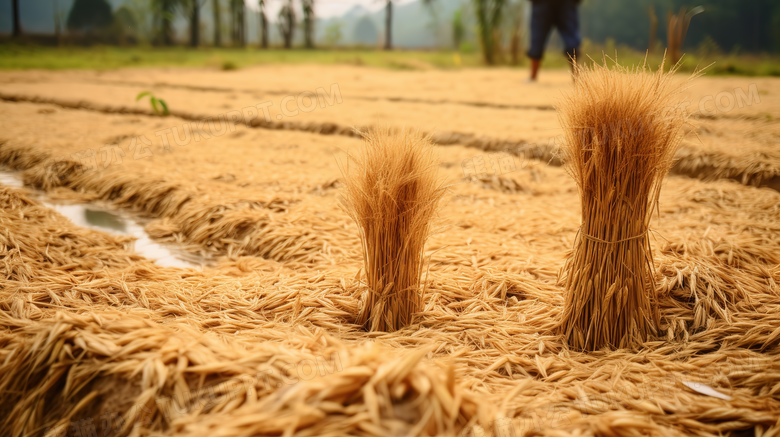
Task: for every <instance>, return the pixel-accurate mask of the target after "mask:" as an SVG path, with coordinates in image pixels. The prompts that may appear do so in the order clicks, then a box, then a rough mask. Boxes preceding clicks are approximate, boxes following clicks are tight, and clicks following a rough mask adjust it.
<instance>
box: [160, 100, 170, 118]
mask: <svg viewBox="0 0 780 437" xmlns="http://www.w3.org/2000/svg"><path fill="white" fill-rule="evenodd" d="M157 101H158V102H160V105H162V107H163V115H168V114H170V112H169V111H168V105H167V104H166V103H165V100H163V99H157Z"/></svg>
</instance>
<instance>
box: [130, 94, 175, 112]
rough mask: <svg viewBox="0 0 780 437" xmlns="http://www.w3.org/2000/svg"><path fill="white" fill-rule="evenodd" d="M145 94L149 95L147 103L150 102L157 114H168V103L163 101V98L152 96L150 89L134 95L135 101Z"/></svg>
mask: <svg viewBox="0 0 780 437" xmlns="http://www.w3.org/2000/svg"><path fill="white" fill-rule="evenodd" d="M145 96H149V103H151V104H152V111H154V113H155V114H157V115H163V116H164V115H169V114H170V111H168V105H167V104H166V103H165V100H163V99H158V98H157V97H155V96H154V94H152V93H151V91H144V92H142V93H140V94H138V96H136V98H135V101H136V102H137V101H139V100H141V99H142V98H144V97H145Z"/></svg>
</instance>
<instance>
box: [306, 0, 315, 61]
mask: <svg viewBox="0 0 780 437" xmlns="http://www.w3.org/2000/svg"><path fill="white" fill-rule="evenodd" d="M303 33H304V41H305V45H306V48H307V49H313V48H314V35H313V33H314V0H303Z"/></svg>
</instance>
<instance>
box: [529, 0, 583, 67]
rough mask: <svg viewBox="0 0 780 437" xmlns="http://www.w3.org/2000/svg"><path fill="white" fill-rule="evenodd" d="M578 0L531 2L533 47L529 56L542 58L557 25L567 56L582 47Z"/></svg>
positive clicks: (540, 0) (537, 0)
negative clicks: (551, 32)
mask: <svg viewBox="0 0 780 437" xmlns="http://www.w3.org/2000/svg"><path fill="white" fill-rule="evenodd" d="M577 3H578V2H577V1H576V0H535V1H533V3H532V4H531V47H530V48H529V49H528V57H529V58H531V59H542V56H543V55H544V46H545V45H546V44H547V38H548V37H549V36H550V30H551V29H552V28H553V26H555V28H556V29H558V33H560V35H561V38H562V39H563V44H564V46H565V48H564V52H565V53H566V55H567V57H569V56H572V57H573V56H574V54H575V52H576V51H578V50H579V48H580V41H581V38H580V20H579V17H578V16H577Z"/></svg>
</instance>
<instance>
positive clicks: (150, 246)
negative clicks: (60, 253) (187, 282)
mask: <svg viewBox="0 0 780 437" xmlns="http://www.w3.org/2000/svg"><path fill="white" fill-rule="evenodd" d="M0 184H3V185H8V186H12V187H16V188H20V187H22V186H23V184H22V181H21V178H20V177H19V175H18V174H17V173H13V172H7V171H0ZM39 200H40V201H41V203H43V204H44V205H46V206H47V207H49V208H51V209H53V210H55V211H57V212H59V213H60V214H62V215H64V216H65V217H67V218H68V219H70V221H71V222H73V224H75V225H76V226H81V227H85V228H90V229H96V230H100V231H104V232H108V233H111V234H115V235H125V236H131V237H135V239H136V240H135V244H134V246H133V249H134V251H135V252H136V253H138V254H139V255H142V256H144V257H146V258H148V259H150V260H153V261H154V263H155V264H157V265H159V266H163V267H180V268H194V269H198V270H201V269H202V268H203V267H202V265H201V264H198V263H196V262H190V261H187V260H184V259H182V258H181V257H180V256H177V255H175V254H174V253H173V252H171V251H170V250H169V249H167V248H166V247H164V246H162V245H160V244H158V243H155V242H154V241H152V239H151V238H149V235H147V234H146V231H145V230H144V228H143V226H141V225H140V224H139V223H137V222H136V221H135V220H133V219H131V218H128V217H123V216H121V215H118V214H116V213H114V212H112V211H107V210H105V209H101V208H99V207H97V206H95V205H90V204H85V205H67V204H58V203H51V202H47V201H45V200H43V199H39Z"/></svg>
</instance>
